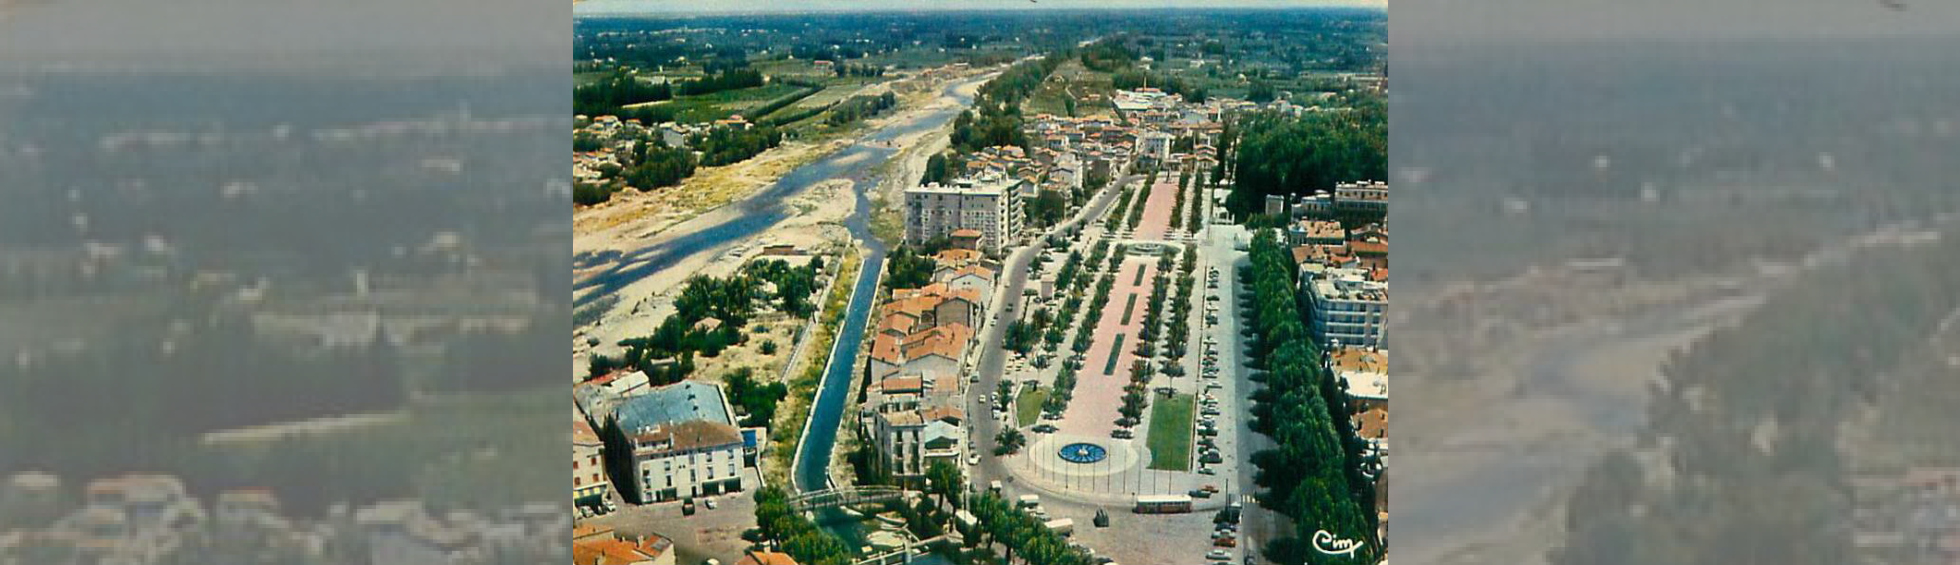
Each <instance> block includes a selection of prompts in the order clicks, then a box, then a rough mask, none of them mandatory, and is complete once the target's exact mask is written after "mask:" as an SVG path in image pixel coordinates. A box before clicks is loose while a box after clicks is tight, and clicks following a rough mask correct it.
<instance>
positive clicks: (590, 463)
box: [572, 414, 612, 506]
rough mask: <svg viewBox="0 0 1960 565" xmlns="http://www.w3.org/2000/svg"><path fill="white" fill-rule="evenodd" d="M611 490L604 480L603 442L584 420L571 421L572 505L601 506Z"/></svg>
mask: <svg viewBox="0 0 1960 565" xmlns="http://www.w3.org/2000/svg"><path fill="white" fill-rule="evenodd" d="M611 490H612V484H611V483H610V482H607V480H606V463H605V442H604V441H602V440H600V439H599V433H598V432H596V431H594V430H593V429H592V425H591V424H588V423H586V422H585V419H584V418H581V417H578V415H577V414H574V415H573V417H572V503H573V504H577V505H588V506H589V505H596V504H603V503H605V501H606V498H607V495H608V494H610V492H611Z"/></svg>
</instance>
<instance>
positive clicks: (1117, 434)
mask: <svg viewBox="0 0 1960 565" xmlns="http://www.w3.org/2000/svg"><path fill="white" fill-rule="evenodd" d="M1109 436H1110V437H1113V438H1116V439H1130V438H1134V437H1136V434H1135V433H1133V432H1131V431H1130V429H1129V428H1117V429H1116V431H1112V432H1109Z"/></svg>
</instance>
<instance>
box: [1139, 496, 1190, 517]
mask: <svg viewBox="0 0 1960 565" xmlns="http://www.w3.org/2000/svg"><path fill="white" fill-rule="evenodd" d="M1190 511H1191V496H1190V495H1185V494H1161V495H1140V496H1137V508H1136V512H1137V513H1138V514H1183V513H1185V512H1190Z"/></svg>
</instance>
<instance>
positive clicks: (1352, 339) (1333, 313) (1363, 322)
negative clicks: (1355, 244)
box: [1303, 268, 1388, 349]
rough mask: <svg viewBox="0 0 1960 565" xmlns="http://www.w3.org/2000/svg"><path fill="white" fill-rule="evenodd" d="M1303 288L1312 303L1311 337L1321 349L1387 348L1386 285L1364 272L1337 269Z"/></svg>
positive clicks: (1315, 277) (1327, 271) (1312, 279)
mask: <svg viewBox="0 0 1960 565" xmlns="http://www.w3.org/2000/svg"><path fill="white" fill-rule="evenodd" d="M1303 286H1305V287H1306V289H1305V290H1306V292H1307V295H1308V297H1309V298H1311V300H1312V307H1313V311H1312V331H1313V337H1314V340H1315V341H1317V342H1319V343H1320V345H1321V347H1323V348H1329V349H1332V348H1334V347H1335V344H1336V343H1338V344H1339V345H1340V346H1356V347H1387V344H1386V341H1387V340H1386V329H1385V324H1384V323H1383V312H1384V311H1386V310H1387V307H1388V285H1387V284H1386V283H1382V282H1377V281H1372V280H1369V279H1368V271H1367V270H1365V269H1353V268H1338V269H1326V270H1324V271H1320V272H1319V273H1318V274H1316V275H1314V276H1313V278H1311V279H1308V280H1307V281H1306V282H1305V283H1304V284H1303Z"/></svg>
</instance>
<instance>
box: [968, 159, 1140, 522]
mask: <svg viewBox="0 0 1960 565" xmlns="http://www.w3.org/2000/svg"><path fill="white" fill-rule="evenodd" d="M1141 178H1143V177H1142V176H1141V175H1124V176H1122V177H1120V178H1118V179H1116V180H1114V181H1111V182H1110V183H1109V184H1108V185H1106V186H1104V187H1103V189H1102V191H1101V192H1100V193H1098V194H1097V195H1096V196H1095V197H1094V198H1092V199H1091V200H1090V201H1089V205H1088V206H1085V207H1083V208H1082V209H1081V210H1080V211H1077V212H1076V215H1075V216H1074V217H1072V218H1069V219H1068V220H1067V221H1064V222H1062V223H1061V224H1057V225H1056V226H1055V227H1054V228H1051V229H1050V230H1049V231H1048V233H1051V234H1054V233H1066V232H1067V231H1068V230H1072V229H1075V228H1077V227H1078V226H1083V225H1084V224H1088V223H1089V222H1092V221H1093V219H1094V218H1098V217H1101V216H1102V215H1103V213H1104V212H1105V211H1107V210H1109V207H1110V205H1111V204H1113V203H1115V202H1116V195H1117V194H1120V193H1122V192H1123V191H1122V187H1124V186H1127V185H1128V184H1129V183H1132V182H1135V181H1137V180H1138V179H1141ZM1090 227H1091V228H1092V229H1099V228H1095V226H1093V224H1091V225H1090ZM1084 241H1087V238H1086V237H1085V239H1084ZM1047 246H1048V238H1046V237H1038V238H1035V240H1034V241H1033V242H1031V243H1029V244H1028V245H1026V246H1023V247H1021V248H1020V249H1016V250H1014V253H1012V254H1010V255H1008V257H1007V262H1006V264H1005V265H1003V266H1002V277H1001V284H1000V288H999V289H997V290H996V291H995V292H994V300H993V304H989V305H988V307H987V311H988V312H990V313H992V314H993V315H995V316H1013V315H1019V314H1020V312H1018V311H1016V312H1004V311H1003V310H1004V306H1005V305H1007V304H1009V303H1012V302H1018V301H1019V300H1020V298H1021V292H1022V291H1023V290H1025V289H1026V288H1027V283H1028V264H1029V263H1030V262H1032V261H1033V260H1034V256H1035V254H1037V253H1040V252H1041V251H1042V250H1044V249H1046V248H1047ZM1058 267H1059V266H1058ZM1002 319H1006V320H1011V319H1012V318H1005V317H1003V318H1002ZM1006 325H1007V324H1002V323H994V324H990V325H989V327H988V328H987V329H986V330H985V331H983V332H982V333H981V336H980V362H979V363H977V364H976V365H975V366H976V367H977V369H976V370H977V371H978V372H979V373H978V374H979V375H980V382H979V383H978V384H975V385H973V387H972V388H971V389H969V390H971V391H973V392H971V393H969V394H967V410H966V414H967V421H968V422H972V423H973V426H972V427H971V428H969V429H971V430H972V431H973V439H974V441H970V442H968V444H969V445H970V446H972V447H971V448H972V449H976V450H979V451H980V452H981V453H982V456H981V457H980V467H979V468H978V469H968V470H967V476H968V477H970V478H971V479H972V481H973V483H974V484H980V485H984V484H987V483H988V482H990V481H993V480H996V479H999V480H1008V479H1009V477H1011V475H1010V474H1009V473H1008V471H1007V467H1006V466H1004V465H1002V464H1001V463H1000V461H999V460H998V459H996V458H995V457H993V447H994V440H993V438H994V435H995V434H996V433H998V432H999V431H1000V422H999V421H997V420H994V419H993V418H990V417H987V414H988V413H989V412H991V410H992V408H990V407H988V406H984V405H982V404H981V403H980V395H981V394H988V393H991V392H993V391H995V390H997V389H999V387H1000V376H1001V373H1002V365H1004V364H1006V362H1007V355H1008V352H1007V350H1006V349H1003V348H1002V347H1001V345H1002V344H1003V343H1004V342H1005V340H1006V334H1005V333H1004V332H1003V328H1004V327H1005V326H1006ZM1010 417H1011V414H1010Z"/></svg>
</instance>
